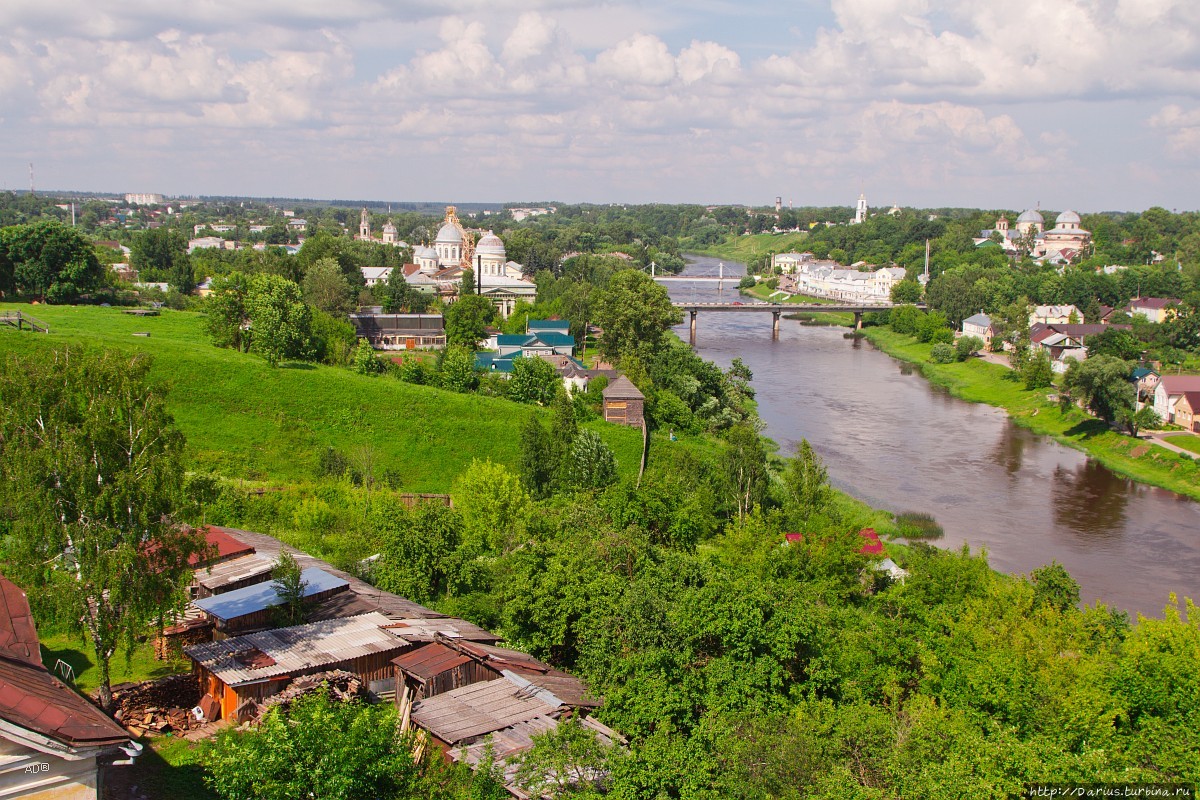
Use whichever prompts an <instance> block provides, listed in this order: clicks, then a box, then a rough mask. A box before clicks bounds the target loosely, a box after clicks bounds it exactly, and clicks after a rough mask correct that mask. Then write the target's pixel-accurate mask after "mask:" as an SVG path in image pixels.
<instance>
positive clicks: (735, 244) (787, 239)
mask: <svg viewBox="0 0 1200 800" xmlns="http://www.w3.org/2000/svg"><path fill="white" fill-rule="evenodd" d="M807 238H808V234H807V233H778V234H776V233H758V234H755V235H753V236H730V237H729V238H728V239H726V240H725V241H724V242H723V243H721V244H718V245H713V246H712V247H706V248H704V249H703V250H696V251H694V252H695V253H697V254H698V255H703V256H713V257H714V258H727V259H729V260H730V261H738V262H741V263H743V264H745V263H747V262H748V261H750V259H752V258H754V257H755V256H761V255H763V254H764V253H788V252H791V251H792V250H795V249H797V248H801V249H802V248H803V247H804V240H805V239H807Z"/></svg>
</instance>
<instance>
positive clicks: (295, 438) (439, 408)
mask: <svg viewBox="0 0 1200 800" xmlns="http://www.w3.org/2000/svg"><path fill="white" fill-rule="evenodd" d="M8 309H16V310H21V311H25V312H26V313H30V312H31V313H33V315H34V316H36V317H37V318H39V319H41V320H43V321H45V322H46V323H48V324H49V326H50V330H51V333H50V334H49V335H43V334H32V333H28V332H17V331H16V330H14V329H12V328H8V327H0V352H9V351H17V352H33V351H36V350H38V349H41V348H48V347H53V346H62V345H64V344H67V343H88V344H101V345H105V346H112V347H118V348H121V349H124V350H128V351H131V352H132V351H140V352H146V353H150V354H152V355H153V356H154V357H155V361H154V368H153V373H152V374H153V377H154V378H155V379H157V380H161V381H163V382H165V383H167V384H168V385H169V386H170V387H171V393H170V406H171V410H172V412H173V413H174V415H175V421H176V422H177V423H178V425H179V427H180V429H181V430H182V431H183V432H184V434H185V435H186V436H187V440H188V452H189V455H190V457H191V461H192V466H193V467H195V468H197V469H202V470H209V469H212V470H215V471H217V472H220V473H221V474H223V475H226V476H228V477H239V478H246V479H251V480H261V481H267V482H285V483H286V482H290V481H296V480H301V479H304V478H310V477H312V476H313V475H314V473H315V470H316V468H317V463H318V459H319V457H320V454H321V453H322V452H323V451H324V449H325V448H326V447H334V448H336V449H338V450H339V451H342V452H343V453H351V452H352V451H354V450H355V449H356V448H361V447H362V446H364V445H370V446H371V447H372V448H373V449H374V455H375V462H376V465H377V471H378V474H382V473H383V472H384V471H385V470H391V471H393V472H394V473H397V474H399V475H400V480H401V488H402V489H403V490H404V491H414V492H439V491H445V490H446V489H447V488H448V487H449V485H450V483H451V482H452V481H453V479H454V477H455V476H456V475H458V473H460V472H461V471H462V470H463V469H464V468H466V467H467V466H468V465H469V464H470V463H471V460H472V459H473V458H479V459H485V458H488V459H491V460H492V461H495V462H498V463H502V464H505V465H506V466H509V467H511V468H515V467H516V466H517V462H518V457H519V449H520V442H519V439H520V429H521V425H522V424H523V423H524V422H525V420H526V419H528V417H529V415H530V414H548V412H547V411H545V410H543V409H535V408H532V407H530V406H525V405H521V404H518V403H513V402H510V401H508V400H499V399H495V398H488V397H478V396H475V395H463V394H455V393H453V392H447V391H443V390H441V389H432V388H429V387H424V386H413V385H411V384H406V383H403V382H401V381H398V380H395V379H393V378H390V377H387V376H381V377H367V376H363V375H357V374H354V373H352V372H350V371H349V370H346V369H339V368H334V367H325V366H317V365H312V364H287V365H284V366H282V367H280V368H277V369H272V368H271V367H269V366H268V365H267V363H266V362H265V361H263V360H262V359H261V358H259V357H258V356H254V355H247V354H245V353H237V352H234V351H232V350H222V349H220V348H217V347H213V346H212V344H210V343H209V339H208V336H207V335H206V334H205V332H204V328H203V316H201V315H200V314H196V313H191V312H179V311H169V310H164V311H163V312H162V315H161V316H158V317H147V318H138V317H132V316H129V315H126V314H123V313H122V312H121V309H119V308H101V307H97V306H36V307H34V308H32V309H31V308H30V307H29V306H28V305H17V304H0V310H8ZM135 333H149V334H150V335H149V336H148V337H146V336H135V335H134V334H135ZM589 426H590V427H592V428H593V429H594V430H596V431H597V432H599V433H600V435H601V436H602V437H603V438H604V440H605V442H607V443H608V445H609V447H611V448H612V449H613V451H614V453H615V454H616V457H617V461H618V463H619V465H620V468H621V470H622V471H623V472H626V471H636V470H637V464H638V460H639V458H640V452H641V433H640V432H639V431H635V430H632V429H629V428H624V427H620V426H616V425H609V424H606V423H603V422H599V421H596V422H592V423H589Z"/></svg>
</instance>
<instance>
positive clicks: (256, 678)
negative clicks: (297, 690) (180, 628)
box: [184, 612, 412, 718]
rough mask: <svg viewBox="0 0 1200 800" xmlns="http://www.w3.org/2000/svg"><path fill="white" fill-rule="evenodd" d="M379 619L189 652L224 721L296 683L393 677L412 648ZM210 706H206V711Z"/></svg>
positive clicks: (335, 622)
mask: <svg viewBox="0 0 1200 800" xmlns="http://www.w3.org/2000/svg"><path fill="white" fill-rule="evenodd" d="M390 623H391V620H389V619H388V618H387V617H385V616H383V615H382V614H379V613H374V612H373V613H370V614H363V615H361V616H358V617H349V618H347V619H330V620H323V621H321V622H312V623H309V624H308V625H296V626H294V627H291V628H279V629H277V630H271V631H259V632H258V633H250V634H246V635H245V636H235V637H233V638H230V639H223V640H221V641H216V642H207V643H205V644H199V645H195V646H192V647H189V648H187V649H186V650H185V651H184V652H185V653H186V654H187V656H188V657H189V658H190V659H192V665H193V672H194V673H195V674H196V676H197V677H198V678H199V680H200V689H201V691H202V692H203V693H204V695H205V696H206V697H209V698H212V700H210V701H209V702H210V703H211V702H212V701H215V702H216V704H217V705H218V706H219V708H220V715H221V716H222V717H224V718H229V717H231V716H234V715H235V714H236V713H237V711H238V709H239V708H241V707H242V706H243V705H245V704H246V703H247V702H249V701H251V700H253V701H254V702H256V703H258V702H262V701H263V700H265V699H266V698H268V697H270V696H271V695H274V694H278V693H279V692H281V691H283V689H285V688H286V687H287V685H288V684H289V683H291V681H292V679H293V678H297V677H299V676H301V675H310V674H312V673H314V672H324V671H326V670H332V669H343V670H346V671H347V672H352V673H354V675H356V676H357V677H359V678H361V679H362V680H363V681H364V682H368V683H369V682H370V681H374V680H380V679H382V678H387V677H389V676H390V675H391V673H392V670H393V667H392V659H394V658H395V657H396V656H397V655H399V654H400V653H401V652H403V651H404V650H406V649H408V648H409V647H411V646H412V645H411V644H410V643H409V642H407V641H405V640H404V639H402V638H400V637H399V636H396V635H394V634H392V633H390V632H389V631H388V626H389V624H390ZM203 705H204V704H203V703H202V706H203Z"/></svg>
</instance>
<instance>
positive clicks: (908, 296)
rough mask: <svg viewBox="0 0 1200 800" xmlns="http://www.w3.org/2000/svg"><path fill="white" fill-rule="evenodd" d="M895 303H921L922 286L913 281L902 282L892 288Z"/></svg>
mask: <svg viewBox="0 0 1200 800" xmlns="http://www.w3.org/2000/svg"><path fill="white" fill-rule="evenodd" d="M892 302H893V303H919V302H921V284H919V283H917V282H916V281H912V280H907V279H905V280H902V281H900V282H899V283H897V284H896V285H895V286H893V287H892Z"/></svg>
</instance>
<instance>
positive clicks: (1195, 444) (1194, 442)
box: [1163, 433, 1200, 453]
mask: <svg viewBox="0 0 1200 800" xmlns="http://www.w3.org/2000/svg"><path fill="white" fill-rule="evenodd" d="M1163 439H1164V441H1166V442H1169V443H1170V444H1173V445H1175V446H1176V447H1182V448H1183V449H1184V450H1187V451H1189V452H1192V453H1200V436H1193V435H1192V434H1190V433H1184V434H1180V435H1179V436H1164V437H1163Z"/></svg>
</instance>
